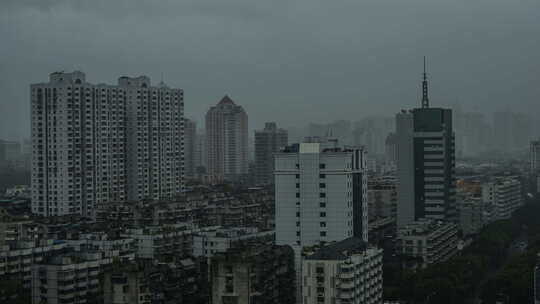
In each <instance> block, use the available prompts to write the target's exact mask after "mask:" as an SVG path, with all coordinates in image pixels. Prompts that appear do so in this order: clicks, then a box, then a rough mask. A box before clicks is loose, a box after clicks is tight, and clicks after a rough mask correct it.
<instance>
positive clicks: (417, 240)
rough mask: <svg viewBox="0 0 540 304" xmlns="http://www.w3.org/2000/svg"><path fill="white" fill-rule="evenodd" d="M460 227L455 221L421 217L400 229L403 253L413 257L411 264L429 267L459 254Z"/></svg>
mask: <svg viewBox="0 0 540 304" xmlns="http://www.w3.org/2000/svg"><path fill="white" fill-rule="evenodd" d="M457 233H458V227H457V225H456V224H454V223H443V222H440V221H435V220H430V219H421V220H418V221H415V222H412V223H409V224H407V225H406V226H403V227H400V228H399V230H398V246H399V248H401V253H402V254H403V255H404V256H406V257H409V258H413V259H414V260H413V261H412V263H411V265H415V266H420V267H427V266H428V265H430V264H435V263H440V262H444V261H446V260H448V259H450V258H451V257H453V256H454V255H456V254H457V249H458V248H457V244H458V236H457Z"/></svg>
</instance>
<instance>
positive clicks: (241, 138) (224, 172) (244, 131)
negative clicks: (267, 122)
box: [206, 96, 249, 181]
mask: <svg viewBox="0 0 540 304" xmlns="http://www.w3.org/2000/svg"><path fill="white" fill-rule="evenodd" d="M206 143H207V145H206V149H207V166H208V167H207V169H208V174H209V175H212V176H213V179H214V180H216V181H223V180H229V181H237V180H239V179H240V178H242V177H243V176H245V175H246V174H247V173H248V162H249V159H248V158H249V155H248V153H249V152H248V116H247V114H246V112H245V111H244V109H243V108H242V107H241V106H238V105H236V104H235V103H234V101H232V100H231V99H230V98H229V97H228V96H225V97H223V98H222V99H221V101H220V102H219V103H218V104H217V105H216V106H213V107H211V108H210V109H209V110H208V112H207V113H206Z"/></svg>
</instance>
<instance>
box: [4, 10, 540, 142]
mask: <svg viewBox="0 0 540 304" xmlns="http://www.w3.org/2000/svg"><path fill="white" fill-rule="evenodd" d="M539 30H540V2H539V1H537V0H514V1H508V0H504V1H503V0H476V1H470V0H446V1H442V0H354V1H353V0H336V1H328V0H324V1H323V0H273V1H258V0H92V1H90V0H56V1H55V0H49V1H47V0H2V1H0V41H1V44H0V92H1V94H0V138H15V139H16V138H20V137H24V136H27V135H28V134H29V98H28V85H29V84H30V83H34V82H41V81H45V80H46V79H47V77H48V74H49V73H50V72H52V71H56V70H66V71H70V70H73V69H80V70H83V71H84V72H86V74H87V79H88V80H89V81H91V82H95V83H98V82H109V83H114V82H116V78H117V77H118V76H121V75H140V74H146V75H149V76H150V77H152V79H153V81H154V82H158V81H159V78H160V75H161V73H163V74H164V75H165V81H166V82H167V83H168V84H169V85H170V86H175V87H181V88H184V89H185V90H186V113H187V116H191V117H194V118H196V119H197V120H199V121H200V122H202V119H203V115H204V112H205V111H206V110H207V109H208V107H209V106H210V105H212V104H214V103H216V102H217V101H218V100H219V99H220V97H221V96H222V95H224V94H226V93H227V94H230V95H231V97H232V98H233V99H235V100H236V101H237V102H238V103H239V104H241V105H243V106H244V107H245V109H246V110H247V112H248V114H249V116H250V127H251V128H260V127H262V125H263V123H264V121H268V120H275V121H277V122H278V123H279V124H281V125H284V126H292V125H301V124H305V123H307V122H308V121H330V120H333V119H357V118H360V117H362V116H364V115H367V114H373V113H386V114H388V115H392V114H393V113H395V112H397V111H398V110H399V109H401V108H408V107H412V106H415V105H417V104H418V103H419V93H420V91H419V80H420V72H421V61H422V56H423V55H427V56H428V58H429V71H430V76H431V95H432V103H433V104H436V105H437V104H438V105H443V104H446V105H447V104H452V103H455V102H456V101H459V102H461V104H462V105H463V107H464V108H469V109H472V110H478V111H484V110H485V111H487V112H491V111H493V110H500V109H506V108H508V107H516V108H517V109H520V110H521V111H530V110H531V109H532V110H535V111H537V110H539V109H540V107H539V106H538V104H539V101H540V84H539V83H538V82H539V77H538V75H540V38H539V37H540V35H539ZM201 125H202V124H201Z"/></svg>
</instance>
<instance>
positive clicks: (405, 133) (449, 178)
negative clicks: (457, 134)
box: [396, 70, 457, 227]
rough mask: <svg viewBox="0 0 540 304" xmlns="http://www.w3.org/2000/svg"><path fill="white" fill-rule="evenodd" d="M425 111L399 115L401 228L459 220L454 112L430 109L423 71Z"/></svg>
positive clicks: (399, 211)
mask: <svg viewBox="0 0 540 304" xmlns="http://www.w3.org/2000/svg"><path fill="white" fill-rule="evenodd" d="M422 85H423V99H422V108H416V109H413V110H410V111H402V112H401V113H398V114H397V115H396V136H397V151H398V154H397V176H398V216H397V224H398V227H401V226H404V225H407V224H408V223H410V222H413V221H416V220H418V219H420V218H431V219H436V220H450V221H457V207H456V180H455V144H454V132H453V128H452V110H450V109H442V108H430V107H429V100H428V86H427V78H426V74H425V70H424V81H423V83H422Z"/></svg>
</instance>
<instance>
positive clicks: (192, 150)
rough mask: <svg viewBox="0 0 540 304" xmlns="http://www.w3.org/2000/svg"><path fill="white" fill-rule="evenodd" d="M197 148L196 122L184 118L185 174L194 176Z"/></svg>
mask: <svg viewBox="0 0 540 304" xmlns="http://www.w3.org/2000/svg"><path fill="white" fill-rule="evenodd" d="M196 148H197V123H196V122H195V121H193V120H191V119H187V118H186V119H184V169H185V176H189V177H194V176H195V169H196V168H197V164H196Z"/></svg>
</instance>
